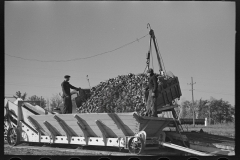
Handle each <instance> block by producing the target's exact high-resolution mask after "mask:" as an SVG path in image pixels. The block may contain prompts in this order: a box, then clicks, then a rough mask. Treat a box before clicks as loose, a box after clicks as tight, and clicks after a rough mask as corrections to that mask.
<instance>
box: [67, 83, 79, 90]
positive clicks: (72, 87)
mask: <svg viewBox="0 0 240 160" xmlns="http://www.w3.org/2000/svg"><path fill="white" fill-rule="evenodd" d="M69 87H70V88H71V89H76V90H77V91H78V90H79V89H78V88H77V87H74V86H72V85H71V84H70V83H69Z"/></svg>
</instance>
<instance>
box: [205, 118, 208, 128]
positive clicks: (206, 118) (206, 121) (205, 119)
mask: <svg viewBox="0 0 240 160" xmlns="http://www.w3.org/2000/svg"><path fill="white" fill-rule="evenodd" d="M207 123H208V121H207V118H205V126H207Z"/></svg>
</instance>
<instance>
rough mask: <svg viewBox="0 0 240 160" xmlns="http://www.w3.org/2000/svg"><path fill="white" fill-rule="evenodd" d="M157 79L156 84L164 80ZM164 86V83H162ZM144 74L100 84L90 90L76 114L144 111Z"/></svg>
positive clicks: (145, 84) (140, 113) (146, 78)
mask: <svg viewBox="0 0 240 160" xmlns="http://www.w3.org/2000/svg"><path fill="white" fill-rule="evenodd" d="M156 76H157V77H158V84H159V83H161V82H163V81H164V79H161V78H159V77H160V76H159V75H158V74H156ZM162 84H164V83H162ZM147 85H148V77H147V75H146V74H137V75H134V74H132V73H130V74H128V75H120V76H118V77H116V78H111V79H109V80H107V81H105V82H100V84H98V85H97V86H95V87H92V88H91V90H90V93H91V96H90V98H89V99H87V100H86V101H85V102H83V103H82V104H81V106H79V107H78V108H77V112H78V113H122V112H137V113H138V114H139V115H143V114H144V112H145V111H146V101H147V99H146V98H147V96H148V92H146V91H145V88H146V87H147Z"/></svg>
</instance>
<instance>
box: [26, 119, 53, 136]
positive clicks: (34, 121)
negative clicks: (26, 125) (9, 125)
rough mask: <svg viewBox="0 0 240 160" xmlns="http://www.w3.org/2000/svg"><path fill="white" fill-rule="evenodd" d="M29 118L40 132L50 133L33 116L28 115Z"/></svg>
mask: <svg viewBox="0 0 240 160" xmlns="http://www.w3.org/2000/svg"><path fill="white" fill-rule="evenodd" d="M27 119H28V120H29V121H30V123H32V125H33V126H34V127H35V129H36V130H37V131H38V132H39V133H40V134H43V135H49V134H48V133H47V132H46V131H45V130H44V129H43V128H42V127H41V125H40V124H39V123H38V122H37V121H36V120H34V119H33V118H32V117H31V116H28V117H27Z"/></svg>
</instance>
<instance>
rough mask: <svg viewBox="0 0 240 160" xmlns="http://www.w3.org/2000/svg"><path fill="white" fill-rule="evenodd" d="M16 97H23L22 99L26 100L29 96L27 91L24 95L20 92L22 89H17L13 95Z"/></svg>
mask: <svg viewBox="0 0 240 160" xmlns="http://www.w3.org/2000/svg"><path fill="white" fill-rule="evenodd" d="M13 97H14V98H16V99H17V98H21V99H22V100H25V99H26V97H27V93H26V92H25V93H24V94H23V95H22V93H21V92H20V91H17V92H16V96H15V95H14V96H13Z"/></svg>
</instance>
